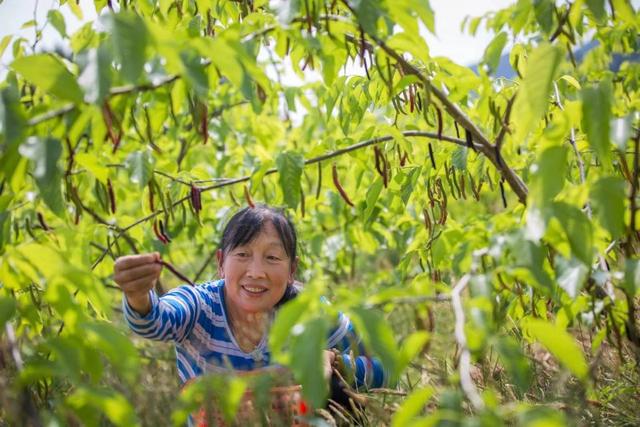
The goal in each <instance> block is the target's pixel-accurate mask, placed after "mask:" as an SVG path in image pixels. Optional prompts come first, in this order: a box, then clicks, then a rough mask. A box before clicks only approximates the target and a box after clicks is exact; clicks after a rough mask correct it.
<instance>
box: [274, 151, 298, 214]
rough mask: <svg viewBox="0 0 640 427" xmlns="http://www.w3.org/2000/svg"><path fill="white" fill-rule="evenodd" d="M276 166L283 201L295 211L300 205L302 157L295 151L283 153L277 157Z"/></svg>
mask: <svg viewBox="0 0 640 427" xmlns="http://www.w3.org/2000/svg"><path fill="white" fill-rule="evenodd" d="M276 166H277V168H278V182H279V183H280V188H281V189H282V194H283V196H284V201H285V203H286V204H287V206H289V207H290V208H291V209H295V208H297V207H298V203H300V191H301V186H300V177H301V176H302V169H303V168H304V157H303V156H302V154H300V153H298V152H295V151H285V152H284V153H281V154H280V155H278V158H277V159H276Z"/></svg>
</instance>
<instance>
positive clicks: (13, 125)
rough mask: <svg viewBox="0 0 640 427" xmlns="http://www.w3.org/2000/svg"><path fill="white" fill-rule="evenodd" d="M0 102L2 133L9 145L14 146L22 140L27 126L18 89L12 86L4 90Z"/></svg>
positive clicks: (0, 127)
mask: <svg viewBox="0 0 640 427" xmlns="http://www.w3.org/2000/svg"><path fill="white" fill-rule="evenodd" d="M0 101H1V102H0V133H2V134H4V138H5V141H6V143H7V145H13V144H14V143H15V142H17V141H19V140H20V139H21V138H22V136H23V134H24V130H25V128H26V125H27V123H26V120H25V118H24V114H23V113H22V110H21V108H20V94H19V93H18V89H17V87H16V86H13V85H11V86H9V87H7V88H5V89H3V90H2V92H0ZM3 154H4V153H3Z"/></svg>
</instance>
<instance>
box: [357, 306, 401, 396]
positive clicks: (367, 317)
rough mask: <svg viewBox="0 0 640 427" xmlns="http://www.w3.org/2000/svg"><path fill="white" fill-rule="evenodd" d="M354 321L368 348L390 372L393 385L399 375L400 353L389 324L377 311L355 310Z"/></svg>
mask: <svg viewBox="0 0 640 427" xmlns="http://www.w3.org/2000/svg"><path fill="white" fill-rule="evenodd" d="M351 314H352V315H353V316H352V321H353V323H354V325H355V326H356V329H357V330H358V333H359V334H360V336H361V337H362V340H363V341H364V344H365V346H366V348H368V349H370V350H371V351H372V352H373V355H374V356H377V357H379V358H380V361H381V362H382V364H383V365H384V367H385V368H386V369H387V371H388V372H389V378H390V379H389V381H390V382H391V383H393V382H394V381H395V380H396V378H397V377H398V375H399V372H398V367H399V362H400V353H399V351H398V345H397V343H396V340H395V338H394V333H393V331H392V330H391V327H390V325H389V323H388V322H387V321H386V320H385V319H384V317H383V316H382V314H381V313H380V312H378V311H377V310H375V309H370V308H358V307H356V308H353V309H352V310H351Z"/></svg>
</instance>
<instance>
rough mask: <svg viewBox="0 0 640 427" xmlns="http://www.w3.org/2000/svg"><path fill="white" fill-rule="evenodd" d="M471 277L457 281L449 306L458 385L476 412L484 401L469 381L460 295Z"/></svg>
mask: <svg viewBox="0 0 640 427" xmlns="http://www.w3.org/2000/svg"><path fill="white" fill-rule="evenodd" d="M470 279H471V276H470V275H469V274H465V275H464V276H462V278H461V279H460V280H459V281H458V283H457V284H456V286H455V287H454V288H453V290H452V291H451V305H453V314H454V316H455V321H456V324H455V337H456V342H457V343H458V347H460V366H459V368H460V385H461V386H462V391H463V392H464V394H465V396H466V397H467V399H469V402H471V405H472V406H473V407H474V409H476V410H477V411H481V410H482V409H484V401H483V400H482V398H481V397H480V394H479V393H478V389H477V388H476V385H475V384H474V383H473V380H472V379H471V352H470V351H469V347H467V337H466V335H465V333H464V323H465V320H464V310H463V308H462V299H461V296H460V294H461V293H462V291H463V290H464V288H466V287H467V285H468V284H469V280H470Z"/></svg>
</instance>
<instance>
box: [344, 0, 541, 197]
mask: <svg viewBox="0 0 640 427" xmlns="http://www.w3.org/2000/svg"><path fill="white" fill-rule="evenodd" d="M343 3H344V4H345V5H346V7H347V8H348V9H349V10H350V11H351V13H352V14H353V15H354V16H357V14H356V13H355V11H354V10H353V9H352V8H351V5H349V2H348V1H346V0H343ZM367 35H368V36H369V37H370V38H371V39H372V40H373V41H374V42H375V43H376V44H377V45H378V46H379V47H380V48H381V49H382V50H384V52H385V53H386V54H387V55H389V56H390V57H391V58H393V59H395V60H396V61H397V62H398V63H399V64H400V65H401V66H402V68H403V70H404V72H405V74H413V75H415V76H416V77H418V79H419V80H420V81H421V82H422V84H423V85H424V86H425V87H426V88H428V89H429V90H430V91H431V93H432V94H433V95H435V97H436V98H437V99H438V100H439V101H440V103H441V104H442V105H443V106H444V108H445V110H447V112H448V113H449V115H450V116H451V117H452V118H453V119H454V120H455V121H456V122H458V123H460V124H461V125H462V126H463V127H464V128H465V129H466V130H468V131H469V132H471V135H472V136H473V140H474V141H477V142H479V145H480V146H479V148H478V151H480V152H482V154H484V155H485V156H486V157H487V158H488V159H489V160H490V161H491V162H492V163H493V164H494V166H495V167H496V168H497V169H498V170H499V171H500V173H501V174H502V176H503V177H504V179H505V180H506V181H507V183H508V184H509V186H510V187H511V189H512V190H513V191H514V192H515V193H516V195H517V196H518V200H519V201H520V203H522V204H525V205H526V203H527V194H528V192H529V190H528V188H527V186H526V185H525V183H524V182H523V181H522V179H521V178H520V177H519V176H518V175H517V174H516V173H515V172H514V171H513V170H512V169H511V168H510V167H509V166H508V165H507V164H506V163H505V162H504V160H503V159H500V158H499V157H498V156H496V152H495V149H494V147H493V145H492V144H491V143H490V142H489V140H488V139H487V137H486V136H485V135H484V134H483V133H482V131H481V130H480V129H479V128H478V127H477V126H476V124H475V123H473V122H472V121H471V119H470V118H469V117H468V116H467V115H466V114H465V113H464V112H463V111H462V110H461V109H460V108H459V107H458V106H457V105H456V104H454V103H453V102H451V101H449V99H448V98H447V95H445V94H444V92H442V91H441V90H439V89H438V88H436V87H434V86H433V85H431V81H430V80H429V78H427V77H426V76H425V75H424V74H423V73H422V72H421V71H420V70H419V69H418V68H416V67H415V66H414V65H412V64H411V63H409V61H407V60H406V59H404V57H403V56H402V55H401V54H399V53H398V52H396V51H395V50H393V49H391V48H390V47H389V46H387V44H386V43H385V42H384V41H383V40H382V39H380V38H379V37H378V36H376V35H375V34H370V33H367Z"/></svg>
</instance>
